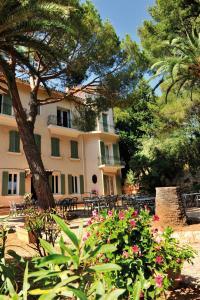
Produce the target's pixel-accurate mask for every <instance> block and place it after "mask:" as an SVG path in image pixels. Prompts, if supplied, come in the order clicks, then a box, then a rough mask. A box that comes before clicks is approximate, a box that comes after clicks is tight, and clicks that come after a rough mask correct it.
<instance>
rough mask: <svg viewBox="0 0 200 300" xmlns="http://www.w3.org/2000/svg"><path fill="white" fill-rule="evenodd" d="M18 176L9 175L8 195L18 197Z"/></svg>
mask: <svg viewBox="0 0 200 300" xmlns="http://www.w3.org/2000/svg"><path fill="white" fill-rule="evenodd" d="M17 187H18V176H17V174H14V173H13V174H12V173H11V174H8V195H17V193H18V191H17V189H18V188H17Z"/></svg>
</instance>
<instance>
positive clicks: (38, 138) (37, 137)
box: [34, 134, 41, 153]
mask: <svg viewBox="0 0 200 300" xmlns="http://www.w3.org/2000/svg"><path fill="white" fill-rule="evenodd" d="M34 138H35V143H36V146H37V147H38V150H39V152H40V153H41V135H39V134H34Z"/></svg>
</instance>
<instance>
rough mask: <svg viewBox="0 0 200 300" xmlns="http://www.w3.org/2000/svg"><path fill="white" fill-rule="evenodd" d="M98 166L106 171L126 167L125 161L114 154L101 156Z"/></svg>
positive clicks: (114, 170)
mask: <svg viewBox="0 0 200 300" xmlns="http://www.w3.org/2000/svg"><path fill="white" fill-rule="evenodd" d="M98 166H99V168H100V169H102V170H103V171H104V172H114V173H115V172H116V171H117V170H119V169H123V168H124V167H125V162H124V161H122V160H120V159H119V158H116V157H114V156H99V157H98Z"/></svg>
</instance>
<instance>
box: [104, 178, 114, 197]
mask: <svg viewBox="0 0 200 300" xmlns="http://www.w3.org/2000/svg"><path fill="white" fill-rule="evenodd" d="M103 181H104V194H105V195H114V183H113V176H108V175H103Z"/></svg>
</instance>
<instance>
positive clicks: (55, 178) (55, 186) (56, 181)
mask: <svg viewBox="0 0 200 300" xmlns="http://www.w3.org/2000/svg"><path fill="white" fill-rule="evenodd" d="M52 193H53V194H59V176H58V175H52Z"/></svg>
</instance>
